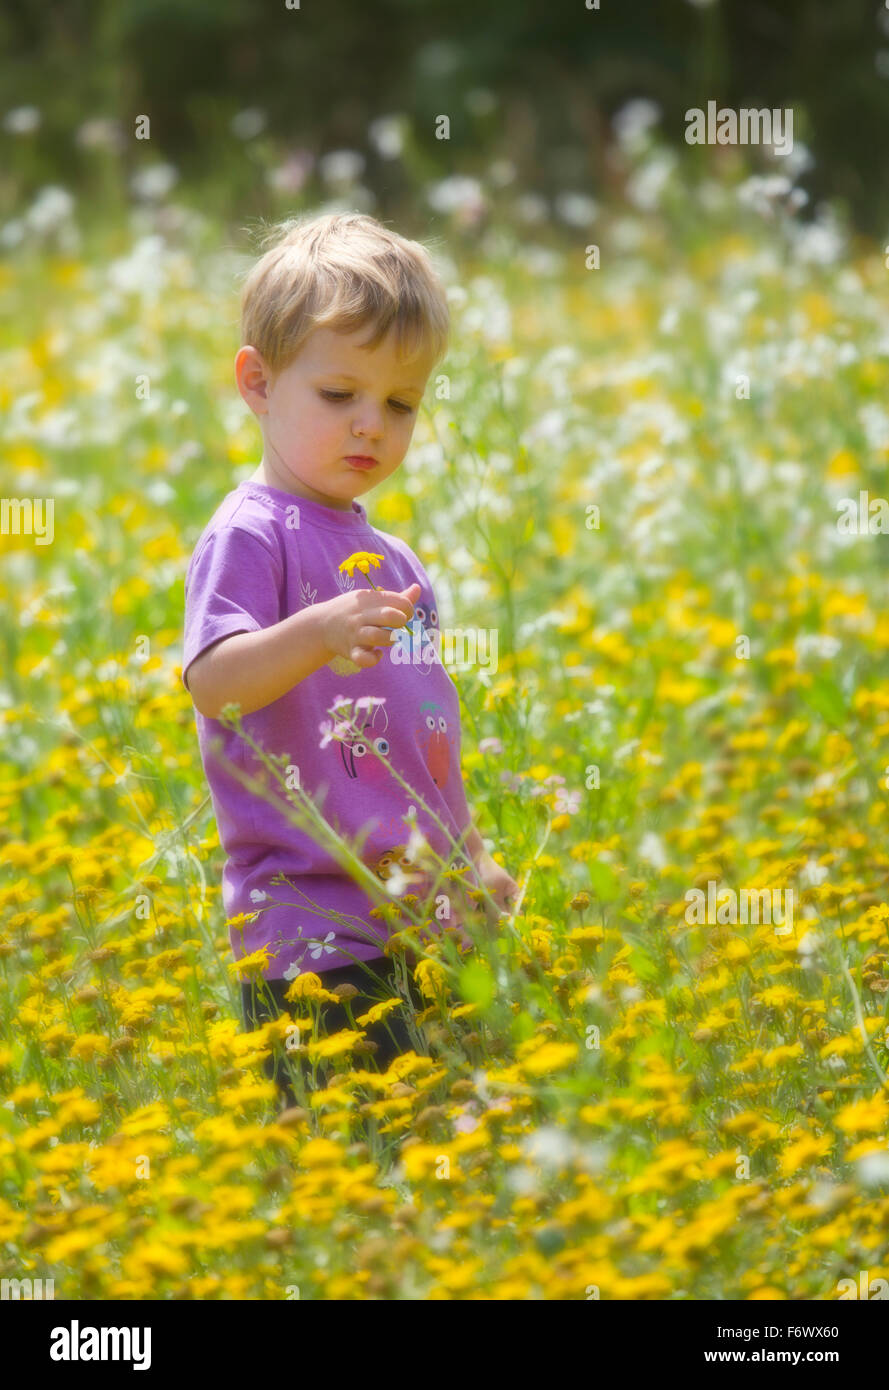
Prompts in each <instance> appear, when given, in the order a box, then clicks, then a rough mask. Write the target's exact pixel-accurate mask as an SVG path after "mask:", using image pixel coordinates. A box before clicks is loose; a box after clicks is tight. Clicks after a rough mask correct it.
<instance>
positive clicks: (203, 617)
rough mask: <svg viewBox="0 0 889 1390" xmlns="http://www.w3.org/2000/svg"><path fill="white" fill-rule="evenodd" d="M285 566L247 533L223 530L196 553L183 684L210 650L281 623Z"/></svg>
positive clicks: (188, 594)
mask: <svg viewBox="0 0 889 1390" xmlns="http://www.w3.org/2000/svg"><path fill="white" fill-rule="evenodd" d="M281 584H282V565H281V561H280V559H279V558H278V556H277V555H276V554H275V552H274V551H273V550H272V549H271V548H270V547H269V546H267V545H266V544H265V543H264V542H263V541H261V540H259V539H258V538H257V537H256V536H255V535H253V534H251V532H249V531H245V530H241V529H240V528H239V527H237V526H225V527H222V528H221V529H220V530H218V531H215V532H214V533H213V534H212V535H210V536H209V537H208V538H207V540H206V541H204V543H203V545H202V546H201V548H200V549H199V550H197V551H195V554H194V556H193V557H192V561H191V564H190V565H189V567H188V573H187V574H186V577H185V632H184V636H183V642H182V684H183V685H184V686H185V689H186V690H188V682H187V680H186V673H187V671H188V668H189V666H190V665H191V663H192V662H193V661H195V660H196V659H197V658H198V657H199V656H200V655H201V653H202V652H204V651H206V650H207V648H208V647H212V646H213V645H214V644H215V643H216V642H219V641H220V640H221V639H222V638H223V637H232V636H234V634H235V633H236V632H258V631H260V630H261V629H262V628H266V627H271V626H272V625H273V624H274V623H277V622H278V621H279V620H280V610H281V599H280V594H281Z"/></svg>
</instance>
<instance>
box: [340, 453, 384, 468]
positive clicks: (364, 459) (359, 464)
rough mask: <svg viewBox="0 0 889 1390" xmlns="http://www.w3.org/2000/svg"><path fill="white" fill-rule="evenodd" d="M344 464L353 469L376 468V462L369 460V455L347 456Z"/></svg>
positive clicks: (372, 459)
mask: <svg viewBox="0 0 889 1390" xmlns="http://www.w3.org/2000/svg"><path fill="white" fill-rule="evenodd" d="M346 463H348V464H351V466H352V467H353V468H376V466H377V460H376V459H374V458H371V457H370V455H369V454H347V455H346Z"/></svg>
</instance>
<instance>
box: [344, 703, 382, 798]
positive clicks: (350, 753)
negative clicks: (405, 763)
mask: <svg viewBox="0 0 889 1390" xmlns="http://www.w3.org/2000/svg"><path fill="white" fill-rule="evenodd" d="M385 705H386V701H385V697H382V698H381V697H379V696H376V695H364V696H362V697H361V698H360V699H358V700H356V701H355V714H354V717H353V718H352V720H351V721H350V722H351V723H352V724H354V725H355V726H356V727H357V732H356V730H355V729H352V728H345V729H344V730H342V732H341V736H340V737H339V740H338V741H339V745H340V754H341V756H342V759H343V767H344V768H345V769H346V772H347V773H348V774H349V776H350V777H351V778H353V779H359V780H360V781H362V782H364V783H374V782H385V781H386V780H387V779H388V777H389V769H388V768H387V767H386V764H385V763H381V762H380V760H379V758H376V757H374V754H373V752H372V751H371V750H372V749H376V751H377V752H378V753H380V754H382V756H383V757H384V758H388V756H389V751H390V747H391V745H390V743H389V738H388V736H387V733H386V730H387V729H388V727H389V715H388V714H387V713H386V708H385Z"/></svg>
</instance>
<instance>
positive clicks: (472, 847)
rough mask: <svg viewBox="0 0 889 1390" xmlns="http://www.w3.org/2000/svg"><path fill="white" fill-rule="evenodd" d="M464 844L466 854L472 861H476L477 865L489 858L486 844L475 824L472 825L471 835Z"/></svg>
mask: <svg viewBox="0 0 889 1390" xmlns="http://www.w3.org/2000/svg"><path fill="white" fill-rule="evenodd" d="M463 843H464V845H465V846H466V853H467V854H468V855H469V857H470V858H471V859H472V860H474V861H475V863H478V861H479V860H480V859H483V858H486V857H487V855H488V851H487V850H486V849H485V842H484V840H483V839H482V837H481V835H480V834H479V833H478V830H477V829H476V827H475V823H474V822H473V823H472V828H471V830H470V831H469V834H468V835H467V836H466V839H465V840H464V842H463Z"/></svg>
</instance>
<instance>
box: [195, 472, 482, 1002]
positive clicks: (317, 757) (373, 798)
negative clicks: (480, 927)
mask: <svg viewBox="0 0 889 1390" xmlns="http://www.w3.org/2000/svg"><path fill="white" fill-rule="evenodd" d="M358 551H370V552H372V553H373V554H375V555H377V556H382V559H381V560H380V565H379V568H376V567H374V566H373V565H371V567H370V571H369V575H370V577H371V578H372V579H373V581H374V584H375V585H376V586H377V587H378V588H381V589H390V590H395V591H398V592H400V591H402V590H404V589H406V588H407V587H408V586H409V585H410V584H412V583H413V582H414V581H416V582H417V583H419V585H420V597H419V599H418V601H417V603H416V604H415V608H414V618H413V620H412V622H411V623H410V624H409V625H408V626H407V627H406V628H404V629H401V630H400V635H399V638H398V639H397V647H393V648H392V649H390V650H385V649H383V655H382V657H381V659H380V661H379V662H378V663H377V665H376V666H375V667H367V668H363V667H356V666H355V665H354V663H352V662H346V661H344V660H343V659H342V658H339V657H338V658H336V659H335V660H334V661H333V662H332V663H330V664H328V665H325V666H322V667H320V668H319V669H318V670H317V671H314V672H313V673H312V674H311V675H310V676H307V677H306V678H305V679H304V680H302V681H300V682H299V683H298V684H297V685H296V686H294V687H293V688H292V689H291V690H289V691H287V692H286V694H284V695H282V696H281V697H280V698H279V699H277V700H273V701H272V703H271V704H268V705H266V706H265V707H264V708H263V709H259V710H254V711H253V713H251V714H247V715H243V716H242V725H243V728H244V730H245V731H246V733H247V734H249V736H250V737H251V738H252V739H253V740H254V741H255V742H256V744H257V745H259V746H260V747H261V748H263V749H264V751H265V752H266V754H267V755H269V756H270V757H273V758H280V757H283V759H284V762H283V763H282V767H283V769H284V771H285V773H287V771H288V768H291V767H293V766H295V767H296V768H297V769H298V773H297V774H296V776H297V778H298V785H299V786H300V787H302V789H303V790H304V791H305V792H307V793H308V794H309V795H310V796H311V797H312V799H313V802H314V804H315V806H317V807H318V809H319V810H320V811H321V813H322V815H323V816H324V818H325V819H326V820H327V821H328V822H329V824H330V825H332V826H333V827H334V829H335V830H336V831H337V832H338V833H339V834H340V835H342V836H343V838H344V839H346V840H347V841H348V842H349V843H350V844H352V845H353V846H354V844H355V840H356V837H358V836H359V834H360V832H362V831H363V830H364V831H366V832H367V835H366V838H365V839H364V841H363V842H362V843H361V844H360V845H359V847H358V848H357V850H356V853H357V856H358V858H359V859H360V860H361V861H362V862H363V863H364V864H365V865H366V866H367V867H368V869H369V870H370V872H371V873H372V874H373V875H374V877H375V879H376V880H378V881H379V883H380V885H381V888H382V889H383V891H384V893H385V894H386V901H388V902H390V903H395V902H397V898H398V897H400V896H402V894H404V893H416V894H418V895H419V896H420V898H421V899H422V898H423V897H425V893H424V891H423V885H424V884H428V882H429V879H428V877H423V876H421V877H420V884H419V886H418V885H417V884H416V883H412V884H409V885H408V886H406V887H405V886H404V878H400V877H399V874H404V875H409V874H411V873H414V874H416V873H418V869H417V867H416V861H415V860H412V859H411V856H410V855H408V854H407V853H406V851H407V849H408V845H409V840H410V836H411V830H412V827H413V825H414V824H415V825H416V827H417V828H418V830H419V832H420V833H421V834H422V835H423V836H424V837H425V839H426V840H427V841H428V843H429V845H430V846H431V847H432V848H433V849H434V850H435V851H436V853H438V854H439V855H441V856H442V858H443V859H444V860H445V861H447V860H448V859H449V855H450V856H451V862H452V863H453V864H454V866H455V867H457V866H459V865H461V864H462V863H463V862H464V861H463V860H462V859H461V858H458V857H457V856H456V855H454V854H453V851H451V850H450V847H449V846H448V841H447V838H446V836H445V835H443V834H442V832H441V830H440V829H439V828H438V826H437V825H436V824H435V822H434V821H433V820H432V819H431V818H430V816H429V815H428V814H427V813H426V811H425V810H424V809H423V807H422V805H421V804H420V802H418V801H417V800H416V797H412V796H411V795H410V794H409V793H406V792H405V791H404V789H403V788H402V787H401V785H400V784H399V782H398V781H397V780H396V779H395V777H393V775H392V773H391V772H390V770H389V768H388V767H387V766H386V765H385V764H384V763H382V762H380V760H379V759H378V758H377V757H376V756H375V755H374V754H373V752H372V751H371V746H375V747H376V748H378V749H379V751H380V752H382V753H384V754H385V755H386V757H387V759H388V760H389V762H390V763H391V766H392V767H393V768H394V769H395V770H396V771H397V772H398V773H399V775H400V776H401V777H402V778H403V779H404V781H405V782H407V784H408V786H409V787H410V788H411V789H412V791H413V792H415V793H418V794H419V797H420V798H421V799H422V802H424V803H425V805H426V806H427V807H428V808H429V809H430V810H431V811H432V812H433V813H434V814H435V815H436V816H438V817H439V819H440V820H441V821H442V822H443V824H444V825H445V826H446V827H447V830H448V832H449V833H450V835H451V836H452V837H453V838H454V839H455V840H457V841H460V839H461V836H462V835H463V834H464V832H465V831H466V830H467V827H468V826H469V824H470V813H469V808H468V806H467V803H466V795H465V791H464V786H463V777H462V772H461V766H460V706H459V698H458V694H457V688H456V686H455V685H454V682H453V680H452V679H451V677H450V675H449V674H448V672H447V670H446V669H445V667H444V665H443V664H442V662H441V660H440V659H438V655H440V651H439V652H438V655H437V654H436V651H437V647H438V636H439V631H440V629H439V619H438V605H437V603H436V599H435V594H434V592H433V590H432V585H431V583H430V581H429V576H428V575H427V574H426V571H425V570H424V568H423V566H422V565H421V564H420V561H419V560H418V559H417V557H416V555H415V554H414V553H413V551H412V550H411V549H410V547H409V546H408V545H406V544H405V542H404V541H402V540H399V539H397V538H396V537H395V536H390V535H388V534H387V533H386V532H385V531H379V530H377V529H376V528H375V527H373V526H371V525H370V523H369V521H368V519H367V513H366V511H365V509H364V508H363V507H362V506H361V504H360V503H359V502H354V501H353V503H352V506H351V509H350V510H348V511H346V510H337V509H336V508H331V507H324V506H322V505H321V504H320V503H317V502H312V501H308V500H307V499H306V498H303V497H297V496H295V495H294V494H292V493H289V492H284V491H282V490H281V489H280V488H276V487H270V486H268V485H267V484H265V483H255V482H250V481H246V482H242V483H240V484H239V485H238V486H237V487H236V488H235V489H234V490H233V491H232V492H229V493H228V494H227V495H226V496H225V497H224V498H223V500H222V502H221V503H220V505H219V507H218V508H217V509H216V511H215V513H214V514H213V516H212V517H211V519H210V521H209V522H208V524H207V526H206V527H205V528H204V531H203V532H202V534H201V536H200V538H199V540H198V543H197V545H196V547H195V550H194V553H193V555H192V557H191V561H190V563H189V566H188V572H187V574H186V578H185V635H184V642H183V653H182V680H183V684H184V685H185V688H186V689H188V681H187V675H188V667H189V666H190V664H191V663H192V662H193V661H194V660H195V658H196V657H198V656H200V654H201V652H203V651H205V650H206V648H207V647H210V646H212V645H213V644H214V643H216V642H218V641H219V640H220V638H223V637H231V636H233V635H234V633H236V632H254V631H258V630H259V629H261V628H266V627H270V626H272V625H273V624H275V623H279V622H281V621H282V620H283V619H284V618H287V617H289V616H290V615H291V614H292V613H296V612H297V611H298V610H299V609H302V608H305V607H306V606H307V605H308V604H311V603H324V602H325V601H326V600H328V599H331V598H335V597H336V596H337V595H338V594H344V593H348V592H349V591H350V590H352V589H354V588H368V589H369V588H370V585H369V583H368V579H367V577H366V576H365V575H364V574H362V573H361V571H360V570H358V569H355V570H353V574H352V577H351V578H350V577H349V575H348V573H346V572H344V571H341V570H340V569H339V566H340V565H341V564H342V562H343V561H344V560H346V559H347V558H348V557H349V556H350V555H353V554H355V553H356V552H358ZM424 631H425V633H426V634H428V635H427V636H426V637H425V638H424ZM430 636H431V642H430ZM399 657H400V659H399ZM430 658H431V659H430ZM332 710H333V711H334V713H331V711H332ZM344 718H345V719H350V720H351V721H353V723H354V725H355V726H357V729H358V731H359V733H358V734H357V735H356V733H355V732H354V730H353V729H351V728H350V729H345V728H344V727H343V720H344ZM195 720H196V724H197V734H198V742H199V746H200V751H201V760H202V762H203V766H204V772H205V774H206V777H207V781H208V783H209V786H210V793H211V798H212V802H213V809H214V812H215V815H216V823H217V826H218V829H219V838H220V841H221V843H222V847H223V849H224V851H225V854H226V856H227V858H226V863H225V868H224V870H223V876H222V899H223V905H224V908H225V914H226V918H231V917H236V916H239V915H240V914H242V913H253V912H258V913H259V915H258V917H257V919H256V921H255V922H252V923H248V924H247V925H246V927H243V928H240V927H236V926H232V927H230V929H229V938H230V941H231V945H232V951H233V953H234V957H235V959H236V960H239V959H241V957H242V956H244V955H245V954H250V953H251V952H253V951H256V950H258V949H259V948H260V947H261V946H267V947H268V948H269V951H270V955H271V957H272V959H271V962H270V965H269V967H268V969H267V971H266V978H268V979H278V978H281V977H282V976H284V975H285V974H288V975H290V976H292V975H293V974H295V973H297V970H299V971H314V972H316V973H319V974H321V973H324V972H326V971H329V970H335V969H337V968H338V967H344V966H347V965H350V964H352V963H353V961H355V960H370V959H373V958H378V957H380V956H381V955H382V947H383V945H384V943H385V941H386V939H387V937H388V935H389V933H390V931H391V930H396V929H397V926H396V927H390V926H389V925H387V923H386V921H385V920H384V919H383V918H381V917H378V916H376V917H372V916H369V915H368V914H369V912H370V909H371V908H373V907H374V906H376V905H377V903H376V900H375V899H374V898H373V897H372V896H371V895H370V894H369V893H368V892H366V891H365V889H364V888H363V887H362V886H361V885H360V884H358V883H356V882H355V880H354V879H353V878H352V877H350V875H349V874H348V872H347V871H346V870H345V869H343V868H342V867H341V866H340V865H339V864H338V863H337V860H336V859H335V858H334V857H333V855H332V854H331V852H330V850H329V849H328V848H325V847H323V846H322V845H321V844H320V843H319V842H318V840H317V839H316V838H314V836H313V834H312V833H310V832H309V831H308V830H304V829H301V828H299V827H297V826H295V825H292V824H290V823H289V822H288V820H287V818H286V814H285V813H284V812H283V811H282V810H280V809H278V808H276V807H274V806H270V805H269V804H268V802H267V801H266V800H264V799H262V798H261V797H260V796H259V795H257V794H256V793H252V792H250V791H248V790H247V789H246V788H245V787H244V786H243V785H242V784H241V783H240V782H239V781H238V779H237V777H236V776H235V775H234V774H233V773H232V772H231V771H230V770H227V769H226V767H225V766H224V763H223V761H222V759H223V758H224V759H228V760H229V761H230V762H231V763H232V764H233V765H234V766H235V767H237V768H239V769H241V771H242V772H243V773H244V774H245V775H247V776H250V777H256V778H258V779H260V780H262V781H263V782H264V784H265V785H266V786H267V787H268V788H269V789H270V791H271V793H272V795H273V796H274V797H275V798H277V799H278V800H279V801H280V802H281V803H282V804H283V803H284V801H285V795H286V794H285V793H284V792H283V791H282V790H281V789H280V787H279V785H278V784H277V783H275V781H274V780H273V779H272V778H271V777H270V776H269V774H268V771H267V770H266V769H264V768H263V766H262V763H261V762H260V761H259V759H258V758H257V757H256V754H255V753H254V751H253V749H252V748H250V746H249V745H248V744H247V743H246V742H245V741H244V740H243V739H242V738H241V737H240V736H239V735H238V734H237V733H236V732H235V731H234V730H232V729H229V728H226V726H225V725H224V724H222V723H221V722H220V721H219V720H217V719H208V718H206V717H205V716H204V715H202V714H200V713H199V712H198V711H197V710H195ZM216 740H221V744H220V746H219V748H218V750H217V751H214V747H212V746H211V744H214V743H215V741H216ZM220 753H221V755H222V758H220V756H219V755H220ZM289 775H290V776H291V778H293V773H292V772H291V773H290V774H289ZM412 808H413V812H414V814H413V817H411V816H410V815H409V813H410V812H411V810H412ZM415 843H416V841H415ZM282 873H283V874H286V875H287V879H288V882H287V883H277V884H273V883H272V882H271V880H272V879H273V878H274V877H275V876H276V875H277V874H282ZM464 878H465V882H466V883H467V885H468V886H470V887H471V886H474V885H476V884H477V883H478V878H477V876H476V874H475V871H474V869H472V868H471V869H470V870H468V871H467V872H466V874H465V876H464ZM387 882H388V883H389V884H390V887H389V888H388V889H387V888H386V884H387ZM399 885H400V889H399ZM393 887H394V888H395V889H396V892H395V894H394V895H393V894H392V888H393ZM436 891H437V893H438V892H444V893H447V892H448V888H447V885H442V884H439V885H438V888H437V890H436ZM448 908H449V909H450V915H449V916H448V917H447V918H445V919H444V920H442V921H440V922H438V923H437V922H436V920H435V918H434V917H433V918H431V919H429V928H430V930H432V931H436V930H440V929H441V927H443V926H446V925H453V924H455V923H456V924H458V925H459V923H460V914H459V912H458V911H456V910H455V908H454V907H452V906H451V898H450V897H449V899H448ZM446 910H447V909H446ZM331 914H334V915H331ZM291 967H294V968H293V969H291Z"/></svg>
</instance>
